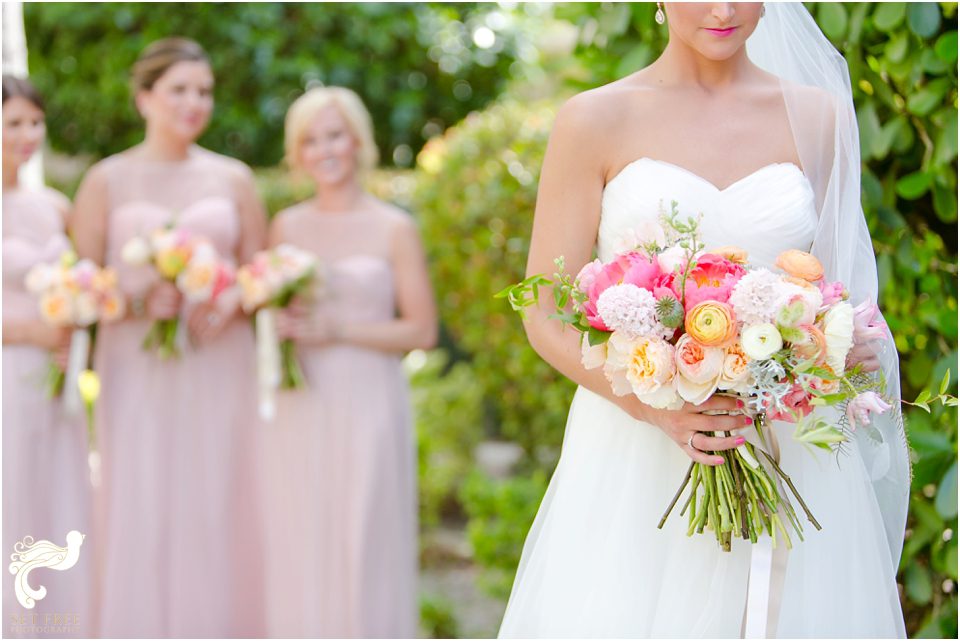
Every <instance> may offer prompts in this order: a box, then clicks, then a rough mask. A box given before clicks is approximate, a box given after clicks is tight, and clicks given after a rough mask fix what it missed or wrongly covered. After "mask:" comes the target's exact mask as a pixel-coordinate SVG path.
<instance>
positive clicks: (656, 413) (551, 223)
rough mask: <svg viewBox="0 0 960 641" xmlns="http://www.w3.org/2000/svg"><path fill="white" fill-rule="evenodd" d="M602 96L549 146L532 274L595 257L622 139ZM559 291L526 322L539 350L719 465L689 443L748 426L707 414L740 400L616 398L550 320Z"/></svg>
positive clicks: (579, 102)
mask: <svg viewBox="0 0 960 641" xmlns="http://www.w3.org/2000/svg"><path fill="white" fill-rule="evenodd" d="M599 102H600V101H599V100H598V99H597V97H596V96H593V95H591V94H589V93H588V94H581V95H580V96H577V97H575V98H573V99H572V100H570V101H569V102H568V103H567V104H565V105H564V106H563V107H562V108H561V109H560V111H559V113H558V114H557V119H556V122H555V124H554V128H553V132H552V133H551V135H550V141H549V143H548V145H547V152H546V156H545V157H544V161H543V168H542V171H541V175H540V185H539V190H538V192H537V205H536V211H535V214H534V221H533V235H532V238H531V242H530V254H529V257H528V260H527V275H528V276H531V275H534V274H546V275H547V276H549V275H551V274H553V273H554V271H555V270H556V268H555V265H554V260H555V259H556V258H557V257H559V256H563V258H564V263H565V269H566V271H568V272H569V273H570V274H571V275H575V274H577V273H578V272H579V270H580V269H581V268H582V267H583V266H584V265H585V264H586V263H587V262H588V261H589V260H590V259H591V256H592V252H593V246H594V244H595V242H596V239H597V231H598V228H599V224H600V204H601V199H602V196H603V187H604V184H605V182H606V176H607V175H608V173H609V170H610V169H612V168H611V167H609V166H608V165H607V162H608V161H609V159H610V158H611V156H612V155H613V154H612V153H611V150H612V149H614V145H615V144H617V141H616V139H615V132H613V131H609V128H610V124H609V123H611V122H614V120H613V119H612V118H608V117H605V114H604V113H603V105H602V104H599ZM552 312H553V296H552V294H551V292H549V291H547V290H546V289H543V290H541V294H540V304H539V306H531V307H529V308H527V314H526V319H525V320H524V328H525V330H526V332H527V337H528V339H529V340H530V344H531V345H532V346H533V348H534V349H535V350H536V352H537V353H538V354H539V355H540V356H541V357H542V358H543V359H544V360H545V361H547V362H548V363H550V364H551V365H552V366H553V367H554V368H556V369H557V370H558V371H559V372H560V373H562V374H563V375H564V376H566V377H567V378H569V379H571V380H572V381H574V382H575V383H577V384H578V385H581V386H583V387H585V388H587V389H588V390H590V391H592V392H594V393H596V394H598V395H600V396H602V397H603V398H605V399H607V400H609V401H610V402H612V403H614V404H616V405H617V406H618V407H620V408H621V409H623V410H624V411H625V412H627V413H628V414H629V415H630V416H632V417H633V418H635V419H637V420H641V421H645V422H647V423H652V424H654V425H656V426H657V427H659V428H660V429H661V430H663V431H664V432H665V433H666V434H667V435H668V436H670V437H671V438H672V439H673V440H674V441H675V442H676V443H677V444H678V445H679V446H681V448H682V449H683V450H684V451H685V452H686V453H687V454H688V455H689V456H690V457H691V458H693V459H694V460H696V461H698V462H701V463H706V464H715V463H717V461H718V459H717V458H716V457H714V456H710V455H707V454H704V453H702V452H698V451H697V450H692V449H691V448H689V447H688V446H687V445H686V443H687V439H688V438H689V437H690V434H691V432H694V431H712V430H734V429H739V428H742V427H744V419H743V417H741V416H736V417H723V416H711V417H708V416H706V415H703V414H700V413H699V412H700V411H702V410H704V409H707V408H710V409H735V408H736V402H735V401H733V400H731V399H725V398H722V397H717V398H715V399H712V400H711V401H708V403H706V404H704V405H701V406H699V407H694V406H691V405H689V404H687V405H685V406H684V408H683V409H681V410H677V411H670V410H657V409H655V408H652V407H650V406H649V405H645V404H644V403H641V402H640V401H639V400H638V399H637V398H636V397H635V396H633V395H632V394H631V395H627V396H616V395H614V393H613V390H612V388H611V385H610V383H609V382H608V381H607V380H606V378H605V377H604V375H603V372H602V371H601V370H600V369H592V370H587V369H585V368H584V367H583V365H582V364H581V360H580V358H581V352H580V335H579V334H578V333H577V332H575V331H573V330H571V329H566V330H564V328H563V326H562V325H561V323H560V321H557V320H554V319H550V318H548V316H549V315H550V314H551V313H552ZM736 445H737V443H736V437H729V438H725V439H720V438H713V437H707V436H701V437H698V439H697V447H699V448H701V449H704V450H721V449H728V448H732V447H735V446H736Z"/></svg>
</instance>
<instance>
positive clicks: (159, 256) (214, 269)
mask: <svg viewBox="0 0 960 641" xmlns="http://www.w3.org/2000/svg"><path fill="white" fill-rule="evenodd" d="M121 257H122V258H123V261H124V262H126V263H127V264H129V265H133V266H135V267H140V266H144V265H152V266H153V267H154V269H156V271H157V274H159V276H160V277H161V278H163V279H165V280H167V281H169V282H171V283H174V284H175V285H176V287H177V289H178V290H179V291H180V293H182V294H183V296H184V298H185V299H186V300H187V301H189V302H193V303H208V302H214V301H216V300H217V299H218V298H219V297H220V296H221V295H222V294H223V293H224V292H225V291H227V290H228V289H230V288H231V287H232V286H233V285H234V283H235V274H234V270H233V267H232V266H231V265H230V264H229V263H227V262H226V261H224V260H223V259H222V258H221V257H220V256H219V254H218V253H217V250H216V248H215V247H214V246H213V245H212V244H211V243H210V242H209V241H207V240H206V239H205V238H203V237H202V236H198V235H194V234H192V233H191V232H189V231H188V230H186V229H180V228H173V227H167V228H163V229H158V230H155V231H154V232H153V233H151V234H150V236H149V237H147V238H143V237H140V236H135V237H134V238H131V239H130V240H129V241H127V243H126V244H125V245H124V246H123V248H122V250H121ZM179 332H180V318H179V316H178V317H175V318H169V319H159V320H156V321H154V323H153V325H152V326H151V327H150V331H148V332H147V336H146V337H145V338H144V340H143V349H145V350H156V353H157V355H158V356H159V357H160V358H161V359H166V358H169V357H171V356H178V355H179V350H178V348H177V336H178V334H179Z"/></svg>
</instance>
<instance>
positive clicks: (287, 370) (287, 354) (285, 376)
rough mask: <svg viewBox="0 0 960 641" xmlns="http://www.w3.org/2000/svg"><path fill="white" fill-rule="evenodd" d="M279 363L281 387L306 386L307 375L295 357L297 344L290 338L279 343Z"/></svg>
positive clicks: (298, 387) (299, 387) (296, 387)
mask: <svg viewBox="0 0 960 641" xmlns="http://www.w3.org/2000/svg"><path fill="white" fill-rule="evenodd" d="M280 363H281V364H280V372H281V377H280V388H281V389H302V388H304V387H306V386H307V377H306V376H305V375H304V373H303V367H302V366H301V365H300V359H298V358H297V345H296V343H294V342H293V341H292V340H290V339H286V340H284V341H282V342H281V343H280Z"/></svg>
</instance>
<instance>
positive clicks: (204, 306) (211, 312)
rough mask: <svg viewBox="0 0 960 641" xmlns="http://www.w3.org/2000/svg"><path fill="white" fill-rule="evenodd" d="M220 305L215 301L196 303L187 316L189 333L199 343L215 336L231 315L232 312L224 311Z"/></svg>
mask: <svg viewBox="0 0 960 641" xmlns="http://www.w3.org/2000/svg"><path fill="white" fill-rule="evenodd" d="M221 307H222V306H220V305H218V304H217V303H216V302H208V303H201V304H199V305H196V306H195V307H194V308H193V309H192V310H191V311H190V315H189V316H188V317H187V328H188V329H189V330H190V335H191V336H193V337H194V338H195V339H196V340H197V341H199V342H201V343H204V342H207V341H209V340H211V339H213V338H215V337H216V336H217V335H218V334H219V333H220V331H221V330H222V329H223V328H224V326H225V325H226V324H227V322H228V321H229V320H230V318H231V317H232V316H233V313H230V312H225V311H224V310H223V309H221ZM234 311H235V310H234Z"/></svg>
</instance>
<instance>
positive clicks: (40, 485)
mask: <svg viewBox="0 0 960 641" xmlns="http://www.w3.org/2000/svg"><path fill="white" fill-rule="evenodd" d="M45 133H46V126H45V123H44V107H43V102H42V101H41V99H40V96H39V94H38V93H37V92H36V90H35V89H34V88H33V86H32V85H31V84H30V83H29V82H28V81H26V80H24V79H21V78H15V77H13V76H8V75H6V74H4V76H3V557H4V559H6V563H4V564H3V567H4V569H6V568H7V565H8V564H9V562H10V555H11V554H13V552H14V546H15V545H16V544H17V543H18V542H22V541H23V540H24V538H25V537H28V536H29V537H32V539H33V540H34V542H37V543H38V544H39V542H40V541H49V542H50V543H51V544H54V545H57V546H60V547H67V533H68V532H70V531H72V530H76V531H77V532H80V533H81V534H84V535H87V534H89V533H90V529H89V528H90V481H89V473H88V466H87V436H86V429H85V426H84V423H83V419H82V418H77V419H70V418H67V417H65V416H64V415H63V414H62V412H61V403H60V399H59V398H53V399H51V398H49V397H48V394H47V393H46V391H45V389H44V376H45V372H46V369H47V367H48V365H49V362H50V359H51V356H53V357H55V360H56V361H57V362H58V363H59V364H60V366H61V367H64V366H65V365H66V355H67V351H68V347H69V342H70V330H69V329H57V328H53V327H51V326H49V325H47V324H45V323H44V322H42V321H41V319H40V315H39V311H38V303H37V299H36V297H35V296H33V295H32V294H30V293H28V292H27V290H26V288H25V287H24V279H25V277H26V275H27V272H28V271H29V270H30V268H31V267H33V266H34V265H37V264H39V263H52V262H55V261H57V260H58V259H59V258H60V256H61V254H62V253H63V252H64V251H66V250H67V249H69V246H70V245H69V242H68V241H67V237H66V235H65V233H64V227H65V218H66V215H67V212H68V211H69V208H70V203H69V202H68V201H67V199H66V198H65V197H64V196H63V195H62V194H60V193H58V192H56V191H54V190H52V189H49V188H46V187H42V188H39V189H30V188H28V187H26V186H24V185H22V184H21V183H20V180H19V173H20V169H21V167H23V165H24V164H25V163H26V162H27V161H28V160H29V159H30V157H31V156H33V154H34V153H35V152H36V151H37V150H38V149H39V148H40V145H41V144H42V143H43V139H44V135H45ZM26 543H27V545H28V546H29V543H30V542H29V540H28V541H26ZM73 547H76V544H74V546H73ZM89 547H90V546H89V539H87V540H86V545H84V543H83V540H81V543H80V555H79V557H78V560H77V562H76V564H75V565H74V566H73V567H72V568H70V569H68V570H63V571H60V572H57V571H51V570H41V571H40V572H38V573H37V574H36V575H34V576H33V577H32V578H31V579H30V584H31V585H32V586H33V587H35V588H36V587H38V583H37V581H38V579H39V578H40V575H41V574H42V575H43V576H42V581H41V582H40V585H44V586H45V587H46V588H47V593H46V596H45V597H44V598H43V599H39V600H37V601H36V604H35V605H34V607H32V608H27V607H25V606H24V605H23V604H22V603H21V602H20V601H19V600H18V598H17V595H16V593H15V591H14V578H13V577H12V576H10V575H8V574H7V573H6V572H4V578H3V635H4V636H11V637H46V636H53V637H64V636H75V637H85V636H89V635H90V634H91V633H92V628H91V627H90V611H89V603H90V594H91V587H92V585H91V568H92V567H93V557H92V555H91V554H90V549H89ZM34 615H39V616H37V617H35V616H34ZM45 615H59V622H60V624H61V625H55V624H54V623H55V622H56V621H57V620H56V619H50V624H47V623H46V616H45Z"/></svg>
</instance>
